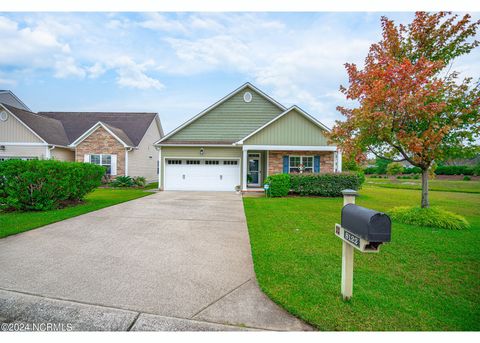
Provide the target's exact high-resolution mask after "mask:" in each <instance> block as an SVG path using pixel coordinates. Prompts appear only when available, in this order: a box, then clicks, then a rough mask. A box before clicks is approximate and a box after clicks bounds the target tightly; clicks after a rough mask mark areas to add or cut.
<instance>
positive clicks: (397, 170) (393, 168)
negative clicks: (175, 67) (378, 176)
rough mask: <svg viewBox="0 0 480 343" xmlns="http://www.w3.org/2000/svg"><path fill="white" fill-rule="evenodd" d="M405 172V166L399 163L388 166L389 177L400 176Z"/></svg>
mask: <svg viewBox="0 0 480 343" xmlns="http://www.w3.org/2000/svg"><path fill="white" fill-rule="evenodd" d="M402 172H403V166H402V165H401V164H400V163H399V162H392V163H389V164H388V166H387V174H388V175H398V174H401V173H402Z"/></svg>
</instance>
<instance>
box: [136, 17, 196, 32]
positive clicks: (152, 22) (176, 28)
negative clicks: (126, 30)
mask: <svg viewBox="0 0 480 343" xmlns="http://www.w3.org/2000/svg"><path fill="white" fill-rule="evenodd" d="M138 24H139V26H141V27H143V28H146V29H152V30H161V31H169V32H172V31H173V32H187V28H186V27H185V25H184V24H183V23H182V22H181V21H179V20H170V19H168V18H167V16H165V15H163V14H160V13H148V14H147V15H146V19H145V20H144V21H141V22H139V23H138Z"/></svg>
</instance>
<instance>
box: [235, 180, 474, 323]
mask: <svg viewBox="0 0 480 343" xmlns="http://www.w3.org/2000/svg"><path fill="white" fill-rule="evenodd" d="M360 194H361V196H360V197H359V198H358V199H357V204H359V205H361V206H365V207H370V208H373V209H377V210H381V211H386V210H388V209H389V208H391V207H393V206H397V205H416V204H419V202H420V192H418V191H414V190H405V189H388V188H381V187H374V186H365V187H364V188H363V189H362V190H361V191H360ZM430 197H431V202H432V204H433V205H438V206H441V207H444V208H445V209H448V210H451V211H453V212H456V213H459V214H462V215H464V216H465V217H466V218H467V219H468V221H469V222H470V224H471V228H470V229H468V230H465V231H439V230H432V229H430V228H421V227H413V226H409V225H401V224H397V223H394V225H393V227H392V242H391V243H389V244H386V245H384V246H382V247H381V249H380V253H379V254H362V253H360V252H358V251H356V252H355V270H354V287H353V288H354V290H353V298H352V300H351V301H349V302H344V301H342V299H341V295H340V272H341V250H342V249H341V241H340V239H338V238H337V237H336V236H335V235H334V232H333V231H334V224H335V223H339V222H340V210H341V207H342V199H340V198H337V199H332V198H299V197H297V198H283V199H279V198H277V199H267V198H244V204H245V212H246V216H247V221H248V228H249V231H250V240H251V244H252V252H253V259H254V263H255V271H256V274H257V278H258V281H259V283H260V286H261V288H262V289H263V290H264V292H265V293H266V294H268V295H269V296H270V297H271V298H272V299H273V300H274V301H275V302H277V303H279V304H281V305H282V306H283V307H284V308H285V309H287V310H288V311H290V312H291V313H293V314H295V315H297V316H298V317H300V318H302V319H304V320H305V321H307V322H309V323H311V324H313V325H314V326H316V327H317V328H318V329H320V330H480V249H479V242H480V206H479V205H480V194H472V193H452V192H448V193H447V192H439V191H437V192H431V195H430Z"/></svg>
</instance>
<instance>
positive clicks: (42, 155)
mask: <svg viewBox="0 0 480 343" xmlns="http://www.w3.org/2000/svg"><path fill="white" fill-rule="evenodd" d="M15 98H16V97H15ZM12 99H13V100H12ZM17 99H18V98H17ZM2 100H3V101H4V102H3V103H0V160H5V159H11V158H21V159H49V158H54V159H58V160H62V161H78V162H89V163H95V164H100V165H103V166H105V167H106V169H107V173H108V174H110V175H112V176H113V177H115V176H119V175H129V176H132V177H133V176H143V177H145V178H146V179H147V180H148V181H155V180H156V179H157V177H158V170H157V169H158V153H157V151H156V149H155V147H154V146H153V143H155V142H156V141H158V140H159V139H160V138H161V137H162V136H163V130H162V126H161V123H160V118H159V116H158V114H157V113H130V112H129V113H106V112H38V113H34V112H32V111H30V110H29V109H28V108H27V107H26V106H25V105H22V104H23V103H20V102H18V103H15V101H14V98H12V97H10V98H9V99H5V98H3V99H2ZM7 100H8V101H7ZM18 101H20V100H18Z"/></svg>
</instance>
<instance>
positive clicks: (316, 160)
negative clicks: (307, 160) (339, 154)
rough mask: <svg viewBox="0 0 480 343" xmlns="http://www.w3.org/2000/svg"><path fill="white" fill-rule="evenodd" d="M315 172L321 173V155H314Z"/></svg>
mask: <svg viewBox="0 0 480 343" xmlns="http://www.w3.org/2000/svg"><path fill="white" fill-rule="evenodd" d="M313 172H314V173H320V156H314V157H313Z"/></svg>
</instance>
